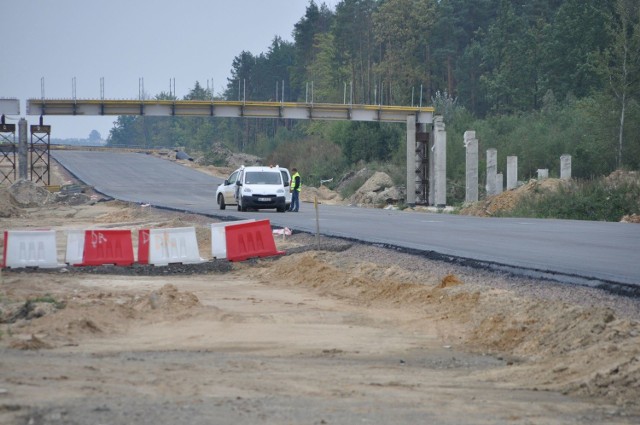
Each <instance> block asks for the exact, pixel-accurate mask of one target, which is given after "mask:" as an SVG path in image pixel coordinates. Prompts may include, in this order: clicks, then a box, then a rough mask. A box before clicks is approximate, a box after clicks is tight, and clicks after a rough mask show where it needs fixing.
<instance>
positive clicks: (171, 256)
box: [149, 227, 205, 266]
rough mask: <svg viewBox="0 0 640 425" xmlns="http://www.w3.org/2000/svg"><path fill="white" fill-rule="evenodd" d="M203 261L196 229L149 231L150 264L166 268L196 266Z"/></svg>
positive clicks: (182, 228) (179, 228)
mask: <svg viewBox="0 0 640 425" xmlns="http://www.w3.org/2000/svg"><path fill="white" fill-rule="evenodd" d="M203 261H205V260H204V259H202V258H200V251H199V250H198V240H197V238H196V229H195V228H194V227H176V228H173V229H150V230H149V264H153V265H156V266H166V265H168V264H170V263H182V264H195V263H202V262H203Z"/></svg>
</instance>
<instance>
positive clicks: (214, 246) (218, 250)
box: [211, 218, 256, 260]
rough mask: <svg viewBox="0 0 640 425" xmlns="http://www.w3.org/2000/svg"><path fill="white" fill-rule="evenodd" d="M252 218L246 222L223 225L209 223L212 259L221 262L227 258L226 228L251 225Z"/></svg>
mask: <svg viewBox="0 0 640 425" xmlns="http://www.w3.org/2000/svg"><path fill="white" fill-rule="evenodd" d="M254 221H256V220H255V219H254V218H250V219H248V220H237V221H229V222H224V223H211V255H212V256H213V258H217V259H219V260H223V259H225V258H227V237H226V230H225V228H226V227H227V226H235V225H236V224H242V223H253V222H254Z"/></svg>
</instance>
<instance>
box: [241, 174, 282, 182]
mask: <svg viewBox="0 0 640 425" xmlns="http://www.w3.org/2000/svg"><path fill="white" fill-rule="evenodd" d="M244 183H245V184H277V185H281V184H282V177H280V173H277V172H276V173H274V172H268V171H248V172H247V175H246V176H245V178H244Z"/></svg>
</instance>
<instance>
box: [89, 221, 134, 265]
mask: <svg viewBox="0 0 640 425" xmlns="http://www.w3.org/2000/svg"><path fill="white" fill-rule="evenodd" d="M103 264H115V265H117V266H130V265H132V264H133V243H132V241H131V231H130V230H87V231H85V234H84V251H83V258H82V264H80V265H81V266H100V265H103Z"/></svg>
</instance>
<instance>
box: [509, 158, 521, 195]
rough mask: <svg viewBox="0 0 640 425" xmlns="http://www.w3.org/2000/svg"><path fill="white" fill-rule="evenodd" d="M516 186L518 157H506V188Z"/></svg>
mask: <svg viewBox="0 0 640 425" xmlns="http://www.w3.org/2000/svg"><path fill="white" fill-rule="evenodd" d="M516 187H518V157H517V156H508V157H507V190H511V189H515V188H516Z"/></svg>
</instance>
